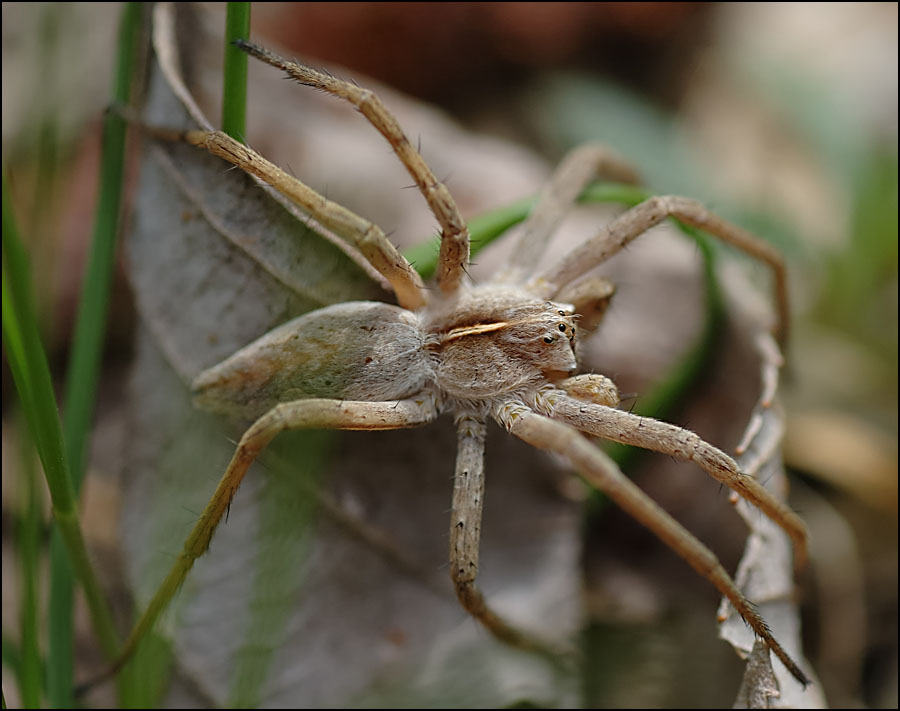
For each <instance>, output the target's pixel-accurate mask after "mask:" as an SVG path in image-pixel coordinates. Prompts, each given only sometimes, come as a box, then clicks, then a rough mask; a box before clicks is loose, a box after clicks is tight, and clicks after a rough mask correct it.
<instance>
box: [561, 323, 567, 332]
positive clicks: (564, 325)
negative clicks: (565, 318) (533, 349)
mask: <svg viewBox="0 0 900 711" xmlns="http://www.w3.org/2000/svg"><path fill="white" fill-rule="evenodd" d="M559 330H560V331H562V332H563V333H565V332H566V324H564V323H561V324H559Z"/></svg>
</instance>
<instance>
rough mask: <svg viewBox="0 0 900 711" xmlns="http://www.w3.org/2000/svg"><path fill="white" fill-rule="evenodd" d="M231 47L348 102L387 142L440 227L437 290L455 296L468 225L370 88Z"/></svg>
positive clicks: (255, 49)
mask: <svg viewBox="0 0 900 711" xmlns="http://www.w3.org/2000/svg"><path fill="white" fill-rule="evenodd" d="M235 44H236V45H237V46H238V47H240V48H241V49H243V50H244V51H245V52H247V53H248V54H250V55H252V56H254V57H256V58H257V59H259V60H261V61H263V62H265V63H266V64H271V65H272V66H273V67H277V68H278V69H281V70H283V71H284V72H286V73H287V74H288V75H289V76H291V77H292V78H294V79H296V80H297V81H298V82H300V83H301V84H305V85H307V86H312V87H315V88H316V89H321V90H322V91H325V92H327V93H329V94H332V95H334V96H337V97H340V98H342V99H344V100H346V101H348V102H350V103H351V104H353V105H354V106H355V107H356V108H357V109H358V110H359V112H360V113H361V114H362V115H363V116H365V117H366V119H368V121H369V123H371V124H372V125H373V126H374V127H375V128H376V129H377V130H378V132H379V133H381V135H382V136H384V137H385V138H386V139H387V141H388V143H390V144H391V148H392V149H393V150H394V153H396V154H397V157H398V158H399V159H400V161H401V162H402V163H403V165H404V166H406V170H407V171H408V172H409V174H410V175H411V176H412V179H413V180H414V181H415V183H416V185H417V186H418V188H419V191H420V192H421V193H422V195H423V196H424V198H425V201H426V202H427V203H428V207H429V208H431V211H432V212H433V213H434V216H435V217H436V218H437V221H438V224H439V225H440V226H441V251H440V262H439V266H438V275H437V278H438V286H440V288H441V291H443V292H444V293H446V294H450V293H453V292H455V291H456V289H457V287H458V285H459V282H460V280H461V279H462V277H463V275H464V274H465V269H466V265H467V264H468V262H469V231H468V229H467V228H466V223H465V222H464V221H463V218H462V215H461V214H460V212H459V208H457V206H456V202H455V201H454V200H453V196H452V195H451V194H450V191H449V190H447V187H446V186H445V185H444V184H443V183H441V182H440V181H439V180H438V179H437V178H436V177H435V176H434V173H432V172H431V169H430V168H429V167H428V165H427V164H426V163H425V160H424V159H423V158H422V156H421V155H420V154H419V152H418V151H417V150H416V149H415V148H414V147H413V145H412V143H410V142H409V139H408V138H407V137H406V134H405V133H404V132H403V129H402V128H400V125H399V124H398V123H397V120H396V119H395V118H394V117H393V116H392V115H391V114H390V113H389V112H388V110H387V108H385V106H384V104H383V103H382V102H381V99H379V98H378V97H377V96H376V95H375V94H374V93H373V92H372V91H370V90H369V89H363V88H361V87H359V86H357V85H356V84H353V83H351V82H348V81H344V80H343V79H338V78H336V77H333V76H331V75H329V74H325V73H323V72H319V71H316V70H315V69H310V68H309V67H305V66H303V65H302V64H297V63H295V62H288V61H286V60H284V59H282V58H281V57H279V56H277V55H275V54H273V53H272V52H269V51H268V50H266V49H263V48H262V47H259V46H258V45H255V44H253V43H251V42H245V41H243V40H238V41H237V42H236V43H235Z"/></svg>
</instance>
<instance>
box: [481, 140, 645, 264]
mask: <svg viewBox="0 0 900 711" xmlns="http://www.w3.org/2000/svg"><path fill="white" fill-rule="evenodd" d="M596 178H607V179H610V180H616V181H618V182H622V183H633V184H634V183H638V182H639V180H638V175H637V171H636V170H635V169H634V168H633V167H632V165H631V164H630V163H628V162H627V161H626V160H625V159H624V158H621V157H619V156H618V155H617V154H616V153H615V152H614V151H612V150H611V149H609V148H606V147H605V146H598V145H591V144H588V145H584V146H579V147H577V148H575V149H574V150H572V151H570V152H569V153H568V154H566V156H565V157H564V158H563V159H562V162H561V163H560V164H559V166H557V168H556V170H555V171H553V175H552V176H550V180H549V181H547V184H546V185H545V186H544V188H543V190H542V191H541V194H540V196H539V197H538V202H537V205H535V207H534V209H533V210H532V211H531V214H530V215H529V216H528V219H527V220H526V221H525V224H524V225H523V226H522V231H521V233H520V234H519V237H518V240H517V242H516V247H515V249H514V250H513V252H512V255H513V256H512V257H511V259H510V264H509V266H508V267H507V268H506V269H504V270H503V272H501V273H500V274H499V275H498V277H497V278H496V281H504V282H519V281H522V279H523V277H525V276H527V275H528V274H531V273H532V272H533V271H534V270H535V268H536V267H537V265H538V263H539V261H540V259H541V257H542V256H543V254H544V250H545V248H546V246H547V242H548V241H549V240H550V237H552V236H553V233H554V232H556V229H557V227H559V224H560V223H561V222H562V221H563V218H564V217H565V216H566V215H567V214H568V212H569V210H570V209H571V207H572V205H573V204H574V203H575V201H576V200H577V199H578V196H579V195H580V194H581V192H582V191H583V190H584V188H585V187H586V186H587V185H588V183H590V182H591V181H592V180H594V179H596Z"/></svg>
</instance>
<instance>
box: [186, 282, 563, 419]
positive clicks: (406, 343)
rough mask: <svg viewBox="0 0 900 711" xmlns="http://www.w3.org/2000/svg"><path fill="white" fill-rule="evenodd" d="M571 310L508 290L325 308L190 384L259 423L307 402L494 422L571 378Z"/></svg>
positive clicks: (203, 402) (223, 408)
mask: <svg viewBox="0 0 900 711" xmlns="http://www.w3.org/2000/svg"><path fill="white" fill-rule="evenodd" d="M573 312H574V307H573V306H572V305H570V304H558V303H555V302H552V301H546V300H541V299H536V298H535V297H533V296H531V295H530V294H528V293H527V292H525V291H523V290H521V289H515V288H512V287H509V286H492V285H488V286H481V287H473V288H470V289H466V290H465V291H463V292H462V293H461V294H460V295H459V297H458V298H455V297H454V298H452V299H447V298H440V297H438V298H437V299H435V300H434V301H433V302H432V304H430V305H429V306H428V307H424V308H422V309H420V310H419V311H418V312H412V311H407V310H405V309H401V308H399V307H396V306H391V305H389V304H383V303H380V302H368V301H363V302H347V303H343V304H337V305H335V306H328V307H325V308H323V309H318V310H317V311H313V312H312V313H309V314H305V315H304V316H300V317H299V318H296V319H294V320H293V321H289V322H288V323H286V324H284V325H283V326H280V327H279V328H276V329H274V330H272V331H270V332H269V333H267V334H266V335H264V336H262V337H261V338H259V339H258V340H256V341H254V342H253V343H251V344H250V345H248V346H247V347H245V348H243V349H241V350H240V351H238V352H237V353H235V354H234V355H233V356H231V357H230V358H228V359H227V360H225V361H223V362H222V363H220V364H218V365H216V366H214V367H213V368H210V369H209V370H206V371H204V372H203V373H201V374H200V375H199V376H198V377H197V378H196V380H195V381H194V384H193V391H194V402H195V404H196V405H197V406H198V407H201V408H203V409H205V410H209V411H212V412H221V413H225V414H236V413H239V414H241V415H244V416H246V417H255V416H259V415H260V414H262V413H264V412H265V411H266V410H268V409H270V408H272V407H273V406H274V405H277V404H278V403H279V402H289V401H291V400H300V399H304V398H322V397H331V398H341V399H346V400H361V401H384V400H401V399H404V398H409V397H412V396H414V395H420V394H422V393H430V394H431V395H432V396H433V397H434V398H435V402H436V404H437V406H438V409H439V410H440V411H442V412H444V411H447V412H452V413H454V414H465V413H469V412H474V413H478V414H479V415H481V416H486V415H488V414H490V412H491V408H492V407H493V406H494V405H495V404H497V403H498V402H501V401H503V399H504V398H507V397H509V396H510V395H511V394H515V395H517V396H518V397H519V398H522V397H525V396H526V395H527V394H528V393H532V392H534V391H536V390H537V388H538V387H540V386H542V385H544V384H546V383H547V382H548V380H547V378H548V376H551V377H552V376H556V379H558V376H559V374H568V373H571V372H573V371H575V370H576V369H577V367H578V364H577V362H576V359H575V320H574V317H573Z"/></svg>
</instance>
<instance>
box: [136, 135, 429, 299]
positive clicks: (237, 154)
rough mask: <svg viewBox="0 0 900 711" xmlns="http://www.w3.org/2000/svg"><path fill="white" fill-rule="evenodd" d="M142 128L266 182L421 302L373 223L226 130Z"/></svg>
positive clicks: (418, 284) (418, 282)
mask: <svg viewBox="0 0 900 711" xmlns="http://www.w3.org/2000/svg"><path fill="white" fill-rule="evenodd" d="M148 130H149V131H150V132H151V133H153V134H155V135H157V136H158V137H161V138H167V139H170V140H183V141H185V142H187V143H190V144H191V145H194V146H198V147H200V148H204V149H206V150H207V151H209V152H210V153H212V154H213V155H215V156H218V157H220V158H224V159H225V160H227V161H228V162H229V163H232V164H233V165H235V166H237V167H238V168H240V169H241V170H243V171H244V172H246V173H249V174H251V175H254V176H256V177H257V178H259V179H260V180H261V181H263V182H264V183H266V184H268V185H271V186H272V187H273V188H275V190H277V191H278V192H280V193H281V194H282V195H284V196H285V197H286V198H288V199H289V200H290V201H291V202H293V203H295V204H296V205H298V206H299V207H301V208H302V209H303V210H304V211H305V212H307V213H309V214H310V215H312V216H313V217H314V218H315V219H316V221H318V222H319V223H321V224H322V226H323V227H326V228H327V229H329V230H331V231H332V232H334V233H335V234H337V235H338V236H340V237H342V238H344V239H346V240H347V241H349V242H350V243H352V244H354V245H355V246H356V247H357V248H358V249H359V251H360V252H362V254H363V256H364V257H365V258H366V259H367V260H368V261H369V263H370V264H371V265H372V266H373V267H374V268H375V270H376V271H377V272H378V273H379V274H381V275H382V276H383V277H384V278H385V279H387V281H388V282H389V283H390V285H391V287H392V288H393V290H394V293H396V294H397V301H398V303H399V304H400V305H401V306H403V307H404V308H407V309H417V308H419V307H420V306H423V305H424V304H425V294H426V291H425V288H424V284H423V283H422V278H421V277H420V276H419V274H418V272H416V270H415V269H413V268H412V265H411V264H410V263H409V262H408V261H407V260H406V258H405V257H404V256H403V255H402V254H400V252H399V251H397V248H396V247H395V246H394V245H393V244H392V243H391V241H390V240H389V239H388V238H387V237H386V236H385V234H384V232H383V231H382V230H381V228H380V227H378V225H375V224H373V223H372V222H369V221H368V220H366V219H365V218H363V217H360V216H359V215H357V214H356V213H354V212H352V211H350V210H348V209H347V208H346V207H344V206H343V205H339V204H338V203H336V202H332V201H331V200H328V199H327V198H326V197H324V196H323V195H320V194H319V193H317V192H316V191H315V190H313V189H312V188H310V187H309V186H308V185H305V184H304V183H302V182H300V181H299V180H297V178H295V177H294V176H292V175H290V174H288V173H286V172H285V171H283V170H282V169H281V168H279V167H278V166H277V165H275V164H274V163H271V162H269V161H268V160H266V159H265V158H263V157H262V156H261V155H259V153H257V152H256V151H254V150H253V149H252V148H248V147H247V146H245V145H244V144H243V143H241V142H240V141H236V140H235V139H233V138H232V137H231V136H229V135H228V134H226V133H223V132H221V131H202V130H194V131H186V132H184V133H179V134H174V133H173V132H167V131H165V130H155V129H148Z"/></svg>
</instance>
